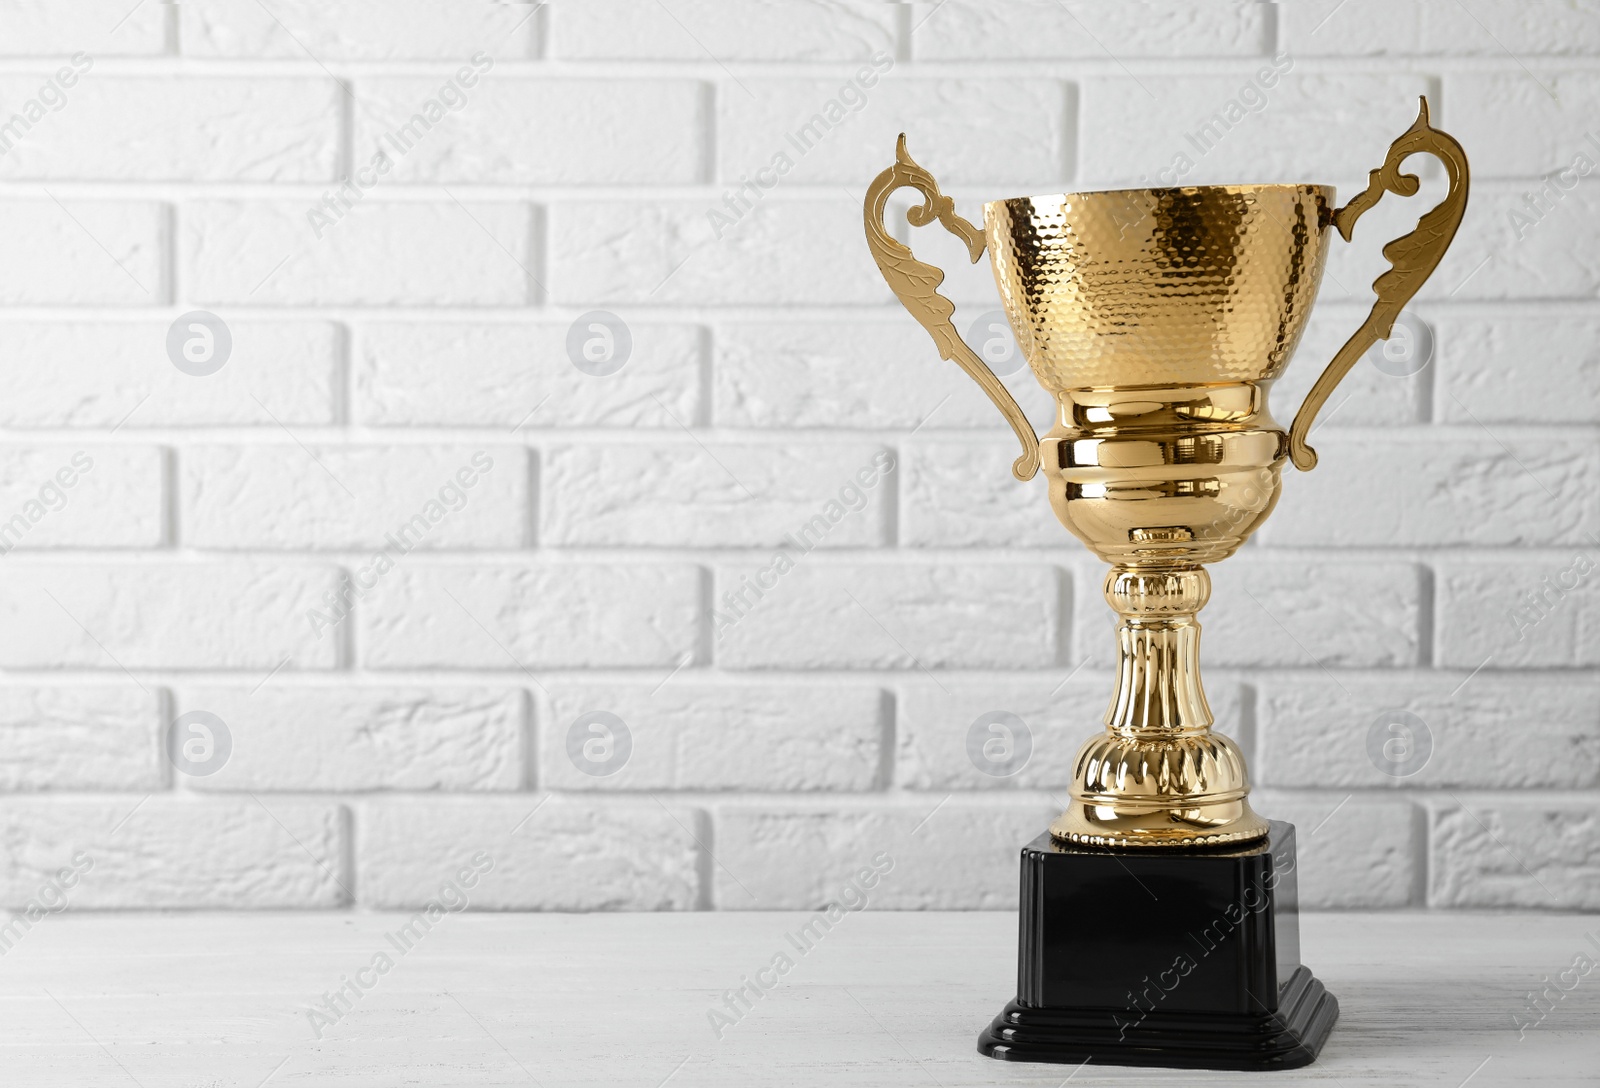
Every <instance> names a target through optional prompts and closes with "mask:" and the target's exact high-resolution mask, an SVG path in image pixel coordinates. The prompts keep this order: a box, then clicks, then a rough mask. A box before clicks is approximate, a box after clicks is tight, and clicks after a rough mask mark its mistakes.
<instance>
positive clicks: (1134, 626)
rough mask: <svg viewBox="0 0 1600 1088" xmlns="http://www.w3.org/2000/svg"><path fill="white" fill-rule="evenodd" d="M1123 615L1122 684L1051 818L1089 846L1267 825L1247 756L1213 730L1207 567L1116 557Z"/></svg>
mask: <svg viewBox="0 0 1600 1088" xmlns="http://www.w3.org/2000/svg"><path fill="white" fill-rule="evenodd" d="M1105 596H1106V602H1107V603H1108V604H1110V605H1111V607H1112V609H1114V610H1115V611H1116V613H1117V616H1118V619H1119V621H1120V622H1119V623H1118V626H1117V689H1116V692H1115V693H1114V694H1113V695H1112V697H1111V705H1110V706H1109V707H1108V708H1107V709H1106V718H1105V722H1106V730H1105V732H1104V733H1103V734H1102V735H1100V736H1098V737H1095V738H1093V739H1091V740H1090V741H1089V742H1088V743H1087V744H1085V745H1084V746H1083V748H1082V749H1081V750H1080V751H1079V752H1078V759H1077V761H1076V764H1075V765H1074V768H1073V784H1072V788H1071V792H1072V804H1071V805H1070V806H1069V807H1068V809H1067V811H1066V812H1064V813H1062V814H1061V815H1060V816H1059V817H1058V818H1057V819H1056V821H1055V822H1054V823H1053V824H1051V826H1050V832H1051V834H1053V835H1054V836H1055V837H1056V838H1058V839H1061V840H1063V841H1065V842H1072V843H1078V844H1080V845H1092V846H1168V847H1170V846H1174V845H1186V846H1216V845H1223V844H1228V843H1243V842H1249V841H1251V840H1253V839H1257V838H1260V837H1262V836H1263V835H1265V834H1266V833H1267V823H1266V821H1265V820H1263V819H1261V817H1259V816H1257V815H1256V814H1255V812H1254V811H1252V810H1251V808H1250V802H1249V800H1248V797H1249V793H1250V781H1249V777H1248V775H1247V774H1246V772H1245V765H1244V756H1243V754H1242V753H1241V752H1240V751H1239V749H1238V747H1237V746H1236V745H1235V744H1234V743H1233V741H1231V740H1230V739H1228V738H1227V737H1225V736H1222V735H1221V734H1219V733H1213V732H1211V723H1212V721H1213V720H1214V719H1213V718H1212V715H1211V707H1210V706H1209V705H1208V704H1207V703H1206V693H1205V689H1204V687H1203V686H1202V685H1201V682H1200V623H1199V620H1198V619H1196V613H1198V612H1199V611H1200V609H1201V608H1202V607H1203V606H1204V605H1205V603H1206V601H1207V600H1208V599H1209V598H1210V596H1211V578H1210V576H1209V575H1207V574H1206V572H1205V570H1204V569H1202V568H1200V567H1184V566H1179V567H1170V568H1167V569H1156V570H1150V569H1139V568H1131V567H1126V566H1119V567H1115V568H1113V569H1112V571H1111V573H1110V574H1108V575H1107V576H1106V582H1105Z"/></svg>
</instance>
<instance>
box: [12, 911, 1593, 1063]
mask: <svg viewBox="0 0 1600 1088" xmlns="http://www.w3.org/2000/svg"><path fill="white" fill-rule="evenodd" d="M810 917H811V916H810V915H801V914H787V913H785V914H654V915H586V916H574V915H485V914H459V915H458V914H450V915H446V916H444V917H443V918H442V919H441V920H440V921H439V922H438V924H437V925H436V926H435V927H434V928H433V929H432V930H431V931H430V932H428V933H427V934H425V935H424V936H422V937H421V939H420V940H418V941H416V942H415V945H414V947H412V948H411V949H410V950H409V951H407V952H405V953H403V954H402V953H400V952H399V951H398V949H396V948H395V947H394V946H393V945H392V944H391V943H390V942H389V941H388V940H386V938H385V934H386V933H393V932H395V931H397V930H398V929H399V928H400V927H401V925H403V924H404V922H405V918H404V916H400V915H389V914H232V915H218V914H192V915H185V914H168V915H132V916H128V915H94V914H77V915H72V914H66V915H60V916H53V917H47V918H45V919H44V920H42V921H41V922H40V923H39V924H38V925H36V926H35V927H34V928H33V930H32V931H30V932H28V933H27V934H26V935H25V936H24V937H23V938H22V940H21V941H20V942H19V943H18V944H17V945H16V946H15V947H14V948H12V949H11V950H10V951H9V952H7V953H6V954H5V955H4V956H3V957H0V1041H3V1045H4V1050H3V1052H0V1084H5V1085H8V1086H9V1085H16V1086H18V1088H47V1086H54V1085H71V1086H73V1088H100V1086H105V1088H130V1086H133V1085H140V1086H143V1088H158V1086H159V1088H213V1086H216V1088H221V1086H239V1088H257V1086H259V1085H261V1084H263V1083H265V1084H270V1085H335V1086H350V1088H355V1086H358V1085H360V1086H365V1085H371V1086H374V1088H394V1086H398V1085H423V1086H429V1088H434V1086H441V1088H442V1086H447V1085H483V1086H488V1085H528V1084H542V1085H546V1086H550V1088H555V1086H558V1085H604V1086H606V1088H623V1086H631V1085H638V1086H641V1088H659V1086H661V1085H662V1084H669V1085H671V1086H672V1088H692V1086H695V1085H724V1086H739V1088H749V1086H757V1085H784V1086H789V1085H827V1086H830V1088H838V1086H848V1085H873V1086H878V1085H901V1084H904V1085H931V1086H946V1088H954V1086H957V1085H987V1084H1025V1085H1051V1086H1058V1085H1061V1084H1062V1083H1063V1081H1066V1080H1068V1079H1069V1075H1070V1083H1071V1084H1072V1085H1073V1086H1074V1088H1083V1086H1092V1085H1099V1084H1118V1085H1128V1084H1161V1085H1180V1084H1192V1083H1213V1084H1238V1083H1241V1082H1244V1081H1246V1080H1250V1081H1252V1082H1258V1083H1262V1084H1265V1083H1274V1084H1301V1083H1311V1082H1315V1083H1319V1084H1325V1085H1334V1086H1343V1088H1354V1086H1355V1085H1384V1086H1390V1085H1439V1086H1442V1088H1459V1086H1460V1085H1462V1084H1463V1083H1467V1082H1469V1081H1470V1083H1471V1085H1472V1086H1473V1088H1491V1086H1493V1085H1504V1084H1541V1085H1548V1086H1552V1088H1555V1086H1563V1085H1580V1084H1581V1085H1594V1084H1597V1083H1600V997H1597V996H1596V995H1597V994H1600V969H1596V970H1595V971H1594V972H1593V973H1592V974H1590V975H1588V976H1587V977H1585V978H1583V979H1582V980H1581V981H1580V982H1579V983H1578V984H1577V986H1576V988H1575V989H1573V990H1572V992H1570V993H1568V994H1567V995H1566V996H1565V997H1564V998H1562V999H1561V1000H1559V1001H1556V1002H1555V1004H1554V1008H1553V1009H1552V1010H1551V1011H1550V1012H1549V1013H1548V1015H1546V1016H1545V1018H1544V1020H1543V1022H1541V1023H1540V1024H1539V1025H1538V1026H1537V1027H1535V1028H1533V1029H1531V1030H1529V1031H1527V1032H1526V1033H1525V1034H1526V1037H1525V1038H1521V1039H1519V1037H1518V1031H1517V1029H1516V1027H1515V1021H1514V1019H1513V1017H1514V1016H1515V1015H1516V1014H1518V1013H1520V1012H1521V1011H1522V1010H1524V1008H1525V1007H1526V1001H1525V995H1526V994H1527V993H1528V991H1529V990H1533V989H1541V988H1542V987H1543V986H1544V982H1543V981H1542V978H1543V976H1545V975H1547V974H1548V975H1550V976H1551V977H1552V978H1555V976H1556V975H1557V973H1558V972H1560V971H1561V970H1562V969H1564V968H1566V967H1568V966H1570V965H1571V964H1572V962H1573V958H1574V956H1575V955H1576V954H1577V953H1578V952H1580V951H1583V950H1586V949H1587V950H1588V951H1589V952H1591V953H1593V954H1594V955H1595V957H1596V959H1597V962H1600V952H1595V950H1594V948H1593V947H1592V946H1591V945H1590V943H1589V941H1588V940H1587V939H1586V938H1585V934H1586V933H1593V934H1595V937H1596V941H1600V918H1597V917H1594V916H1589V917H1584V916H1579V915H1453V914H1445V915H1427V914H1420V913H1404V914H1332V915H1313V916H1310V917H1307V918H1305V919H1303V920H1302V940H1303V944H1304V947H1305V951H1306V960H1307V962H1308V963H1310V964H1311V966H1312V967H1313V969H1314V970H1316V972H1317V974H1318V975H1319V976H1320V977H1321V978H1322V979H1323V980H1324V981H1325V982H1326V983H1327V984H1328V987H1329V989H1331V990H1332V991H1333V992H1334V993H1335V994H1337V995H1338V998H1339V1001H1340V1003H1341V1005H1342V1007H1343V1011H1342V1014H1341V1017H1340V1020H1339V1024H1338V1026H1337V1027H1336V1028H1335V1029H1334V1034H1333V1037H1332V1039H1331V1040H1330V1041H1329V1042H1328V1045H1327V1047H1326V1049H1325V1050H1324V1051H1323V1055H1322V1059H1321V1061H1319V1062H1318V1063H1317V1064H1315V1065H1312V1066H1310V1067H1308V1068H1306V1069H1301V1070H1296V1071H1292V1072H1286V1073H1273V1074H1238V1073H1195V1072H1179V1071H1166V1070H1133V1069H1117V1068H1110V1067H1099V1066H1090V1067H1087V1068H1083V1069H1080V1070H1078V1071H1076V1072H1074V1071H1073V1069H1072V1068H1071V1067H1058V1066H1040V1065H1019V1064H1008V1063H1001V1062H996V1061H992V1060H989V1059H985V1058H981V1057H979V1056H978V1054H977V1053H976V1052H975V1050H974V1040H975V1037H976V1035H977V1033H978V1030H979V1029H980V1028H981V1027H982V1026H983V1025H984V1024H985V1023H986V1022H987V1021H988V1020H989V1018H990V1017H992V1016H993V1015H994V1014H995V1013H996V1012H998V1011H999V1009H1000V1007H1001V1005H1003V1004H1004V1003H1005V1001H1006V999H1007V998H1009V997H1010V996H1011V991H1012V985H1013V981H1014V980H1013V956H1014V945H1015V926H1016V920H1015V915H1013V914H1009V913H1004V914H1002V913H987V914H895V913H888V912H873V911H867V912H863V913H860V914H853V915H849V916H847V917H846V918H845V919H844V920H843V921H841V922H840V923H839V925H838V926H837V927H836V928H835V929H834V930H833V931H832V932H831V933H829V934H828V935H827V936H826V937H824V938H823V939H822V940H821V941H820V942H819V943H818V944H817V945H816V946H815V947H814V948H813V949H812V950H811V951H810V952H808V953H806V954H804V955H802V954H800V953H798V951H797V950H796V949H795V948H794V947H793V946H792V945H791V944H790V943H789V942H788V940H787V939H786V934H791V933H794V932H795V931H796V930H797V929H798V928H799V926H800V925H801V924H802V923H803V922H805V921H807V920H808V919H809V918H810ZM780 951H785V952H787V953H788V954H789V956H790V957H791V958H792V959H793V960H794V961H795V965H794V967H793V969H792V970H790V971H789V972H788V973H787V974H786V975H785V976H783V978H782V979H781V981H780V982H779V983H778V985H777V986H776V987H775V988H773V989H772V990H771V992H770V993H769V994H768V995H767V996H766V997H764V998H762V999H761V1000H760V1001H758V1002H756V1003H755V1005H754V1008H753V1009H752V1010H751V1011H750V1012H749V1013H747V1014H745V1015H744V1016H743V1018H742V1019H741V1020H740V1021H739V1022H738V1023H736V1024H734V1025H733V1026H732V1027H728V1028H726V1030H725V1031H724V1032H723V1034H722V1037H721V1038H720V1039H719V1038H717V1036H716V1034H715V1033H714V1032H713V1030H712V1028H711V1026H710V1023H709V1021H708V1017H707V1011H708V1010H709V1009H711V1008H713V1007H718V1008H720V1007H722V1002H721V997H720V995H721V993H722V991H724V990H727V989H731V988H734V987H737V986H739V985H741V984H742V980H743V979H744V978H745V977H749V978H752V979H753V978H755V977H756V974H755V973H756V970H757V969H758V968H761V967H764V966H766V965H767V964H770V963H771V962H772V960H773V958H774V956H775V955H776V954H777V953H778V952H780ZM378 952H385V953H387V954H388V955H389V957H390V959H391V960H392V961H393V967H392V968H391V969H390V970H389V971H388V973H387V974H383V975H378V974H376V973H372V972H368V973H367V974H366V975H365V976H364V978H366V979H370V980H373V981H374V982H375V985H374V986H373V987H372V988H371V989H370V990H366V991H364V992H361V993H360V996H359V999H358V1000H356V1001H354V1002H353V1003H352V1005H351V1007H350V1008H349V1010H348V1011H347V1012H341V1013H340V1016H339V1018H338V1019H337V1021H335V1022H332V1023H328V1024H323V1025H321V1026H322V1037H321V1038H318V1037H317V1033H316V1032H315V1031H314V1030H313V1027H312V1024H311V1022H310V1019H309V1018H308V1015H307V1014H308V1010H310V1009H311V1008H313V1007H314V1006H315V1005H317V1004H318V1003H320V1001H321V995H322V994H323V993H324V992H325V991H331V990H333V989H335V988H337V987H339V986H340V985H342V981H341V976H346V977H350V978H354V975H355V972H356V970H357V969H358V968H361V967H366V966H368V965H370V964H371V963H372V962H373V958H374V955H375V954H376V953H378ZM1569 977H1570V976H1569ZM336 1011H337V1010H336Z"/></svg>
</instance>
